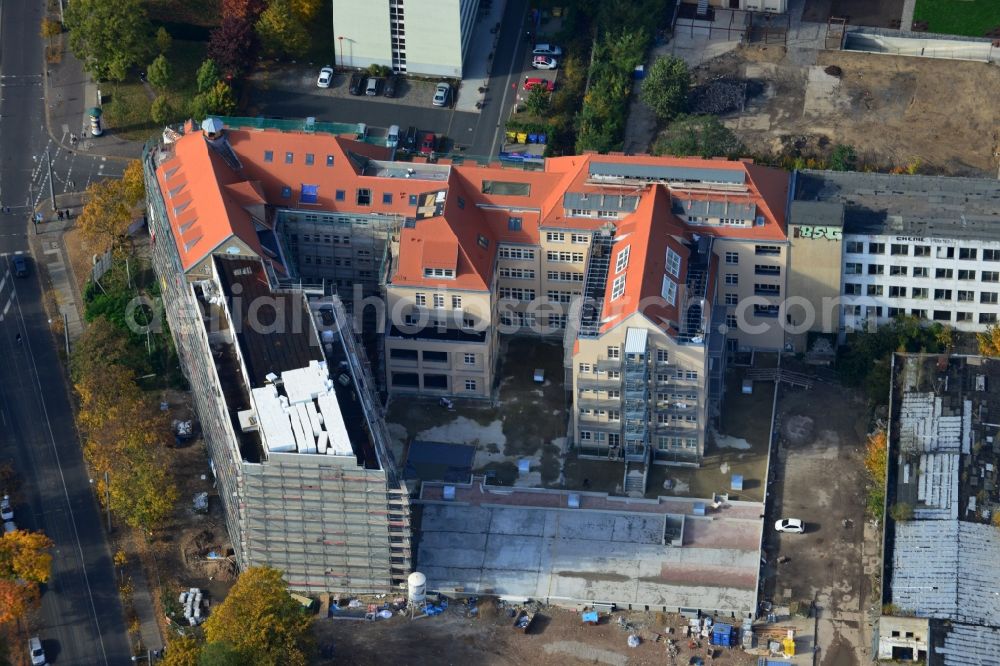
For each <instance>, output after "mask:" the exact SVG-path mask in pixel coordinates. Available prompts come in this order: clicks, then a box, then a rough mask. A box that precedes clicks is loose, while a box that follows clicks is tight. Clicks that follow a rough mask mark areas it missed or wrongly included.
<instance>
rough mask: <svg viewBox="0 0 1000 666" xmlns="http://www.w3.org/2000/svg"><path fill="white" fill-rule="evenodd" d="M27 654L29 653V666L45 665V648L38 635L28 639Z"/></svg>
mask: <svg viewBox="0 0 1000 666" xmlns="http://www.w3.org/2000/svg"><path fill="white" fill-rule="evenodd" d="M28 654H30V655H31V666H45V648H43V647H42V641H41V639H40V638H38V636H34V637H32V638H29V639H28Z"/></svg>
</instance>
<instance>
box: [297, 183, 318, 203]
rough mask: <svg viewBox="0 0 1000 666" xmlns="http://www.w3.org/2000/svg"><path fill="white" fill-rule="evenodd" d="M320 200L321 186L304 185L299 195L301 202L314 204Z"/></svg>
mask: <svg viewBox="0 0 1000 666" xmlns="http://www.w3.org/2000/svg"><path fill="white" fill-rule="evenodd" d="M318 199H319V185H303V186H302V192H301V194H299V201H300V202H301V203H306V204H314V203H316V201H317V200H318Z"/></svg>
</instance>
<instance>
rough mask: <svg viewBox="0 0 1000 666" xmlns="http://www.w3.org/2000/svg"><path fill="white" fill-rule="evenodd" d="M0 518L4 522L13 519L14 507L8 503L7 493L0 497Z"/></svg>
mask: <svg viewBox="0 0 1000 666" xmlns="http://www.w3.org/2000/svg"><path fill="white" fill-rule="evenodd" d="M0 520H2V521H4V522H7V521H8V520H14V507H12V506H11V505H10V496H8V495H4V496H3V499H0Z"/></svg>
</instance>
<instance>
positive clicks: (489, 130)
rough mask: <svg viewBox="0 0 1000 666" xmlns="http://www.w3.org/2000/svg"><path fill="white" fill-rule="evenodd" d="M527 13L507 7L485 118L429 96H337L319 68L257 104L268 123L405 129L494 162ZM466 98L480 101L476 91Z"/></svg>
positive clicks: (518, 0) (342, 84) (514, 0)
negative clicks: (321, 83)
mask: <svg viewBox="0 0 1000 666" xmlns="http://www.w3.org/2000/svg"><path fill="white" fill-rule="evenodd" d="M527 7H528V0H508V1H507V9H506V11H505V12H504V18H503V22H502V25H501V28H500V40H499V42H498V45H497V50H496V54H495V56H494V60H495V64H494V67H493V72H492V74H491V75H490V82H489V86H488V88H489V92H488V94H487V98H486V105H485V106H484V107H483V110H482V111H481V112H480V113H470V112H465V111H457V110H455V109H439V108H434V107H432V106H431V104H430V94H426V95H416V94H414V95H412V97H413V100H412V102H411V101H410V100H409V99H408V98H404V99H403V100H395V101H386V100H384V99H383V98H381V97H378V98H369V97H342V96H334V95H333V94H332V91H324V90H320V89H318V88H316V71H315V69H316V68H310V69H308V70H305V69H304V70H302V72H301V75H298V76H292V77H285V78H284V80H281V81H276V80H275V77H272V78H271V79H270V81H269V85H268V87H267V88H266V89H260V90H256V91H255V92H254V96H253V100H252V104H253V105H254V107H255V108H257V109H259V110H260V114H261V115H264V116H269V117H280V118H308V117H310V116H311V117H314V118H316V119H317V120H320V121H324V122H340V123H367V124H368V125H370V126H372V127H389V126H390V125H399V126H400V127H402V128H404V129H405V128H406V127H408V126H410V125H414V126H416V127H418V128H420V129H422V130H426V131H431V132H434V133H436V134H439V135H443V136H445V137H447V138H448V139H450V141H451V144H452V145H453V146H454V147H453V148H452V150H454V151H461V152H464V153H466V154H468V155H474V156H486V155H491V156H494V157H495V156H496V154H497V152H499V150H500V146H501V141H502V139H503V137H502V135H501V133H502V130H503V128H502V127H501V124H502V123H501V119H506V118H507V116H508V115H509V114H510V109H511V106H512V105H513V103H514V94H513V91H512V90H511V84H512V83H515V82H520V80H521V78H522V71H523V68H524V65H525V56H524V54H525V49H526V46H527V42H526V40H525V37H524V31H523V25H524V16H525V12H526V11H527ZM333 85H334V86H335V87H339V88H346V85H347V84H346V80H345V77H344V76H343V75H340V76H338V77H336V78H335V79H334V81H333ZM469 85H471V84H469ZM464 94H469V95H477V96H478V93H477V92H476V91H475V90H470V91H468V92H466V93H464ZM408 97H409V96H408ZM401 102H402V103H401Z"/></svg>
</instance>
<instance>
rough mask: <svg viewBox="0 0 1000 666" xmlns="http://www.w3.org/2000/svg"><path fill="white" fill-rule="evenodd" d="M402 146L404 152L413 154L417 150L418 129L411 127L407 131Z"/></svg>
mask: <svg viewBox="0 0 1000 666" xmlns="http://www.w3.org/2000/svg"><path fill="white" fill-rule="evenodd" d="M402 145H403V150H408V151H410V152H411V153H412V152H413V151H414V150H416V149H417V128H416V127H414V126H413V125H410V128H409V129H407V130H406V135H405V136H403V142H402Z"/></svg>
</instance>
